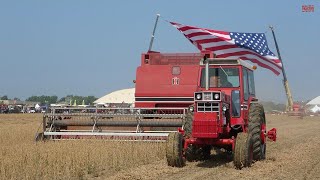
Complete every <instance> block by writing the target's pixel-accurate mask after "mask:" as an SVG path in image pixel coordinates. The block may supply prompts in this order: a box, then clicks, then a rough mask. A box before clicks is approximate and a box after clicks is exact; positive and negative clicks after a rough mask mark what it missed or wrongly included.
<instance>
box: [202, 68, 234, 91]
mask: <svg viewBox="0 0 320 180" xmlns="http://www.w3.org/2000/svg"><path fill="white" fill-rule="evenodd" d="M205 71H206V69H205V68H203V69H202V70H201V82H200V85H201V87H203V88H204V87H205V86H206V72H205ZM209 87H239V70H238V68H226V67H221V66H220V67H218V68H209Z"/></svg>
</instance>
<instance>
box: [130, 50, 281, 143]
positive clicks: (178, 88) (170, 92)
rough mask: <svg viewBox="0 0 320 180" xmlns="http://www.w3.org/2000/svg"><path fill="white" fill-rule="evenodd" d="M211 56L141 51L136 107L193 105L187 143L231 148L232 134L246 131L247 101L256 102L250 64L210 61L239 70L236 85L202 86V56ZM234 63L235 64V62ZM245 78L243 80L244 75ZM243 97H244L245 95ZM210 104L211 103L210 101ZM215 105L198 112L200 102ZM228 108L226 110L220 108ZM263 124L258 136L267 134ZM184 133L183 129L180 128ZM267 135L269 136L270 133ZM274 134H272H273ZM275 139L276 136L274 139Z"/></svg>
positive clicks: (219, 65) (210, 54) (209, 54)
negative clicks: (200, 96)
mask: <svg viewBox="0 0 320 180" xmlns="http://www.w3.org/2000/svg"><path fill="white" fill-rule="evenodd" d="M204 57H205V58H213V57H214V54H213V53H212V52H207V51H205V52H201V53H185V54H181V53H180V54H177V53H172V54H162V53H159V52H149V53H145V54H142V56H141V66H139V67H138V68H137V73H136V80H135V83H136V91H135V107H150V108H152V107H168V108H170V107H186V108H187V107H189V106H193V108H194V109H195V110H194V112H193V121H192V135H191V137H189V138H187V139H186V140H185V142H186V143H185V145H184V146H185V148H186V147H187V146H188V145H189V144H199V145H201V144H208V143H209V144H211V145H217V146H222V147H229V148H233V146H234V137H235V136H236V134H237V133H238V132H247V131H248V129H247V125H248V112H249V108H250V104H251V103H253V102H257V99H256V98H255V90H254V82H253V73H252V71H253V70H254V67H253V66H250V65H248V64H246V63H243V64H239V62H240V60H230V61H225V60H224V59H220V60H221V61H219V60H218V61H219V62H221V63H220V64H219V63H212V64H210V68H217V69H219V68H221V69H222V70H223V69H234V70H236V71H237V72H238V82H237V83H238V84H237V85H236V86H233V87H210V88H209V89H206V88H205V87H203V84H202V82H201V78H203V76H204V75H203V71H204V69H205V66H204V64H201V63H199V62H201V61H202V60H203V58H204ZM226 62H227V63H226ZM236 62H237V63H236ZM243 77H245V79H244V78H243ZM235 91H236V92H238V94H237V96H238V99H237V101H238V102H237V106H238V108H237V111H238V113H237V114H236V115H233V114H232V113H231V112H232V111H233V110H234V109H235V108H236V107H235V105H234V104H233V103H232V98H234V97H233V96H234V95H233V92H235ZM196 92H209V93H213V92H214V93H219V94H220V96H221V99H219V100H217V101H212V102H211V101H208V100H201V101H197V100H196V97H195V93H196ZM244 97H245V98H244ZM210 103H211V104H210ZM206 104H208V105H210V107H211V108H212V106H216V109H215V110H214V111H212V110H213V109H210V110H208V111H206V110H205V109H204V110H203V111H201V112H200V111H199V110H200V109H199V105H203V106H204V108H207V107H206ZM224 106H226V107H227V108H228V110H227V112H225V111H223V107H224ZM265 129H266V126H265V124H264V125H263V129H261V130H262V131H261V137H263V141H264V137H265V136H266V135H267V133H266V130H265ZM181 132H182V133H184V130H182V131H181ZM271 134H272V133H271ZM271 134H270V136H271ZM273 134H275V133H273ZM274 139H275V138H274Z"/></svg>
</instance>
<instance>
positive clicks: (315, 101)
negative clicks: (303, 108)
mask: <svg viewBox="0 0 320 180" xmlns="http://www.w3.org/2000/svg"><path fill="white" fill-rule="evenodd" d="M307 105H319V106H320V96H318V97H316V98H314V99H312V100H311V101H309V102H308V103H307Z"/></svg>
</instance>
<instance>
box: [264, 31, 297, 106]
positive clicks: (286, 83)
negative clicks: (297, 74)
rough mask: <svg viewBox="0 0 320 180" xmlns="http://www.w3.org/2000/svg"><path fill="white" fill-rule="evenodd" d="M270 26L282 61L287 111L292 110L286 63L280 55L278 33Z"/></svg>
mask: <svg viewBox="0 0 320 180" xmlns="http://www.w3.org/2000/svg"><path fill="white" fill-rule="evenodd" d="M269 28H270V29H271V31H272V35H273V40H274V43H275V45H276V48H277V53H278V57H279V60H280V61H281V63H282V75H283V85H284V89H285V91H286V95H287V99H288V102H287V107H286V110H287V111H292V107H293V99H292V95H291V91H290V88H289V82H288V79H287V76H286V72H285V70H284V63H283V61H282V58H281V55H280V50H279V46H278V43H277V39H276V35H275V33H274V30H273V27H272V26H269Z"/></svg>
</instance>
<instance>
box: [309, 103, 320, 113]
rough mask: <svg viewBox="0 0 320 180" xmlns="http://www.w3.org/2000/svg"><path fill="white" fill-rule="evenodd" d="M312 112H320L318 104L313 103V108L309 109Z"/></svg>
mask: <svg viewBox="0 0 320 180" xmlns="http://www.w3.org/2000/svg"><path fill="white" fill-rule="evenodd" d="M310 111H312V112H313V113H316V112H320V107H319V106H318V105H315V106H314V107H313V108H311V109H310Z"/></svg>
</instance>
